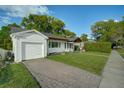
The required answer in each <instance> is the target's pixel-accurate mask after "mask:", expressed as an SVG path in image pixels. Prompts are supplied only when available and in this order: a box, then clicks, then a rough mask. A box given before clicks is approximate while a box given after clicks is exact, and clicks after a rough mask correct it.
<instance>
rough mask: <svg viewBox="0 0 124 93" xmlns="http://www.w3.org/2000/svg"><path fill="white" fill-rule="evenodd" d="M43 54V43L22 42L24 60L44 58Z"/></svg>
mask: <svg viewBox="0 0 124 93" xmlns="http://www.w3.org/2000/svg"><path fill="white" fill-rule="evenodd" d="M43 54H44V49H43V44H42V43H32V42H31V43H29V42H26V43H22V60H28V59H36V58H42V57H43Z"/></svg>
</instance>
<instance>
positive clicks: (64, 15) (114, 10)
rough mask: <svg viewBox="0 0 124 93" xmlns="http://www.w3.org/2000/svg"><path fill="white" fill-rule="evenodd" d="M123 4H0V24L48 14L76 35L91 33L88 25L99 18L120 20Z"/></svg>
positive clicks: (123, 13) (123, 14) (122, 14)
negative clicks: (31, 15)
mask: <svg viewBox="0 0 124 93" xmlns="http://www.w3.org/2000/svg"><path fill="white" fill-rule="evenodd" d="M123 11H124V6H117V5H116V6H100V5H99V6H86V5H82V6H77V5H74V6H72V5H68V6H64V5H58V6H56V5H55V6H52V5H51V6H0V26H2V25H6V24H8V23H12V22H16V23H18V24H19V23H20V22H21V19H22V18H23V17H25V16H28V15H29V14H30V13H34V14H48V15H52V16H54V17H57V18H59V19H61V20H63V21H64V22H65V24H66V28H67V29H69V30H71V31H73V32H75V33H76V34H77V35H78V36H80V35H81V34H82V33H87V34H88V35H89V36H90V35H91V30H90V27H91V25H93V24H94V23H95V22H97V21H100V20H108V19H115V20H121V18H122V16H124V12H123Z"/></svg>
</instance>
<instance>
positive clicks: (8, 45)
mask: <svg viewBox="0 0 124 93" xmlns="http://www.w3.org/2000/svg"><path fill="white" fill-rule="evenodd" d="M11 27H20V26H19V25H17V24H16V23H13V24H8V25H7V26H2V27H1V30H0V47H1V48H4V49H7V50H11V49H12V41H11V37H10V34H11V32H10V31H11Z"/></svg>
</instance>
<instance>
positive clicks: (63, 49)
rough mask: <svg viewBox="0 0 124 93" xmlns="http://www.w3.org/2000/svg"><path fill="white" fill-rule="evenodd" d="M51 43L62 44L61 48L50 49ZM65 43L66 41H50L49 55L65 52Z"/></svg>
mask: <svg viewBox="0 0 124 93" xmlns="http://www.w3.org/2000/svg"><path fill="white" fill-rule="evenodd" d="M49 42H60V43H61V46H60V47H58V48H49ZM65 42H66V41H62V40H49V41H48V54H49V53H54V52H56V53H57V52H64V51H65V48H64V47H65V45H64V44H65Z"/></svg>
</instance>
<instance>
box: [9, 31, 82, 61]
mask: <svg viewBox="0 0 124 93" xmlns="http://www.w3.org/2000/svg"><path fill="white" fill-rule="evenodd" d="M10 36H11V38H12V43H13V53H14V61H15V62H21V61H22V60H29V59H35V58H44V57H46V56H47V55H49V54H51V53H59V52H72V51H74V48H75V45H76V46H77V45H78V46H79V47H80V46H81V40H80V38H78V37H75V38H65V37H61V36H56V35H53V34H49V33H41V32H39V31H36V30H27V31H21V32H16V33H12V34H11V35H10Z"/></svg>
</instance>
